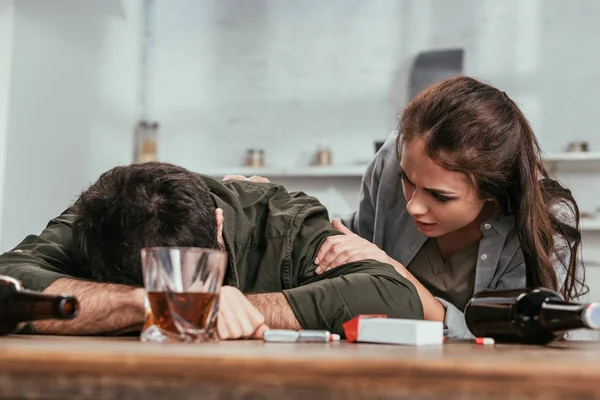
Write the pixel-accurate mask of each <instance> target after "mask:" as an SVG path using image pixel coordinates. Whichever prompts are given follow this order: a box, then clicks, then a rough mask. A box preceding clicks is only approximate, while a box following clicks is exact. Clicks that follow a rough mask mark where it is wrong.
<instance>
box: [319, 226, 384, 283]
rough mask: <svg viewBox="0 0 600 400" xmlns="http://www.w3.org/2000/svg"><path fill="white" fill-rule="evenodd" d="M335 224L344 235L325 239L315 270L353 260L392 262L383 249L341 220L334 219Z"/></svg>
mask: <svg viewBox="0 0 600 400" xmlns="http://www.w3.org/2000/svg"><path fill="white" fill-rule="evenodd" d="M333 226H334V228H335V229H337V230H338V231H340V232H342V233H343V235H337V236H329V237H328V238H327V239H325V242H323V244H322V245H321V248H319V251H318V252H317V257H316V259H315V260H314V263H315V264H316V265H318V267H317V269H316V270H315V272H316V273H317V274H322V273H323V272H325V271H328V270H330V269H331V268H335V267H338V266H340V265H342V264H347V263H349V262H353V261H361V260H375V261H379V262H383V263H388V264H389V263H390V258H389V257H388V255H387V254H386V253H385V252H384V251H383V250H381V249H380V248H379V247H377V245H375V244H373V243H371V242H369V241H368V240H366V239H363V238H362V237H360V236H358V235H356V234H355V233H353V232H352V231H351V230H350V229H348V228H346V227H345V226H344V224H342V222H341V221H340V220H338V219H334V220H333Z"/></svg>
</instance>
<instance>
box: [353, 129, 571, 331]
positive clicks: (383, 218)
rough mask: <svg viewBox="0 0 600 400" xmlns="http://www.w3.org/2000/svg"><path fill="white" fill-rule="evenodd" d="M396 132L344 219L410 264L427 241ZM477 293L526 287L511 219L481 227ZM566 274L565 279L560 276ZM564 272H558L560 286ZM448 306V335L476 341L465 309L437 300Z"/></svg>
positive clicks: (498, 218)
mask: <svg viewBox="0 0 600 400" xmlns="http://www.w3.org/2000/svg"><path fill="white" fill-rule="evenodd" d="M397 137H398V134H397V132H393V133H392V134H391V135H390V136H389V137H388V139H387V140H386V142H385V144H384V145H383V146H382V148H381V149H380V150H379V152H378V153H377V154H376V155H375V158H374V159H373V160H372V161H371V163H370V164H369V166H368V168H367V170H366V172H365V175H364V177H363V180H362V187H361V200H360V204H359V208H358V211H356V212H355V213H353V214H351V215H349V216H347V217H346V218H343V223H344V225H346V226H347V227H348V228H349V229H350V230H352V231H353V232H354V233H356V234H358V235H360V236H362V237H363V238H365V239H367V240H369V241H371V242H373V243H374V244H376V245H377V246H379V248H381V249H382V250H383V251H385V252H386V253H387V254H388V255H389V256H390V257H392V258H393V259H395V260H397V261H398V262H400V263H401V264H402V265H404V266H407V265H409V264H410V262H411V261H412V259H413V258H414V257H415V255H416V254H417V252H418V251H419V250H420V249H421V247H422V246H423V244H424V243H425V241H426V239H427V237H426V236H425V235H423V234H422V233H421V232H419V230H418V229H417V226H416V225H415V222H414V220H413V218H412V217H411V216H410V215H409V214H408V212H407V210H406V204H407V202H406V198H405V197H404V193H403V191H402V182H401V180H400V160H399V158H398V154H397V152H396V139H397ZM480 229H481V233H482V238H481V240H480V243H479V249H478V257H477V266H476V268H475V287H474V292H475V293H478V292H480V291H483V290H487V289H489V290H503V289H519V288H525V285H526V274H525V262H524V258H523V253H522V251H521V244H520V242H519V238H518V236H517V231H516V229H515V218H514V216H513V215H503V214H497V215H495V216H494V217H492V218H491V219H489V220H487V221H484V222H483V223H482V224H481V226H480ZM561 275H562V276H561ZM563 279H564V271H563V272H562V274H559V282H561V281H562V280H563ZM436 298H437V299H438V300H439V301H440V302H441V303H442V305H443V306H444V307H445V308H446V319H445V330H444V335H445V336H446V337H450V338H466V337H472V335H471V333H470V332H469V330H468V328H467V325H466V323H465V318H464V314H463V312H462V310H459V309H458V308H456V307H455V306H454V305H453V304H452V303H450V302H449V301H447V299H444V298H443V296H440V297H436Z"/></svg>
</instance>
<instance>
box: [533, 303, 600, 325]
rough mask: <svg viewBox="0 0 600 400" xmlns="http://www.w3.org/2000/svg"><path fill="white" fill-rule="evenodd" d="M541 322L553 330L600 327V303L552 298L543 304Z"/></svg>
mask: <svg viewBox="0 0 600 400" xmlns="http://www.w3.org/2000/svg"><path fill="white" fill-rule="evenodd" d="M539 322H540V324H541V325H542V326H543V327H544V328H546V329H548V330H551V331H555V332H556V331H567V330H571V329H578V328H589V329H600V304H597V303H591V304H578V303H567V302H561V301H556V300H550V301H547V302H545V303H543V304H542V308H541V311H540V316H539Z"/></svg>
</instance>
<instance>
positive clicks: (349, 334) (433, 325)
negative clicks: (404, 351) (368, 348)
mask: <svg viewBox="0 0 600 400" xmlns="http://www.w3.org/2000/svg"><path fill="white" fill-rule="evenodd" d="M343 327H344V333H345V334H346V340H347V341H348V342H369V343H385V344H401V345H408V346H423V345H431V344H442V343H443V340H444V324H443V323H442V322H439V321H421V320H415V319H399V318H387V317H386V316H385V315H359V316H358V317H356V318H353V319H351V320H350V321H348V322H345V323H344V324H343Z"/></svg>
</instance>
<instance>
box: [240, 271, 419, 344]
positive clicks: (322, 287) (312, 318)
mask: <svg viewBox="0 0 600 400" xmlns="http://www.w3.org/2000/svg"><path fill="white" fill-rule="evenodd" d="M247 297H248V300H250V302H251V303H252V304H253V305H254V306H255V307H256V308H257V309H258V310H259V311H260V312H261V313H262V314H263V315H264V316H265V324H266V325H268V326H269V327H270V328H280V329H323V330H328V331H330V332H333V333H337V334H340V335H342V336H343V335H344V332H343V327H342V324H343V323H344V322H346V321H348V320H350V319H352V318H354V317H356V316H358V315H360V314H385V315H387V316H388V317H390V318H409V319H423V307H422V305H421V301H420V300H419V295H418V293H417V290H416V289H415V287H414V286H413V285H412V284H411V283H410V281H409V280H407V279H406V278H404V277H402V276H401V275H400V274H399V273H398V272H397V271H396V270H395V269H394V268H393V267H392V266H391V265H389V264H383V263H378V262H374V261H360V262H355V263H349V264H346V265H344V266H342V267H340V268H334V269H332V270H331V271H329V272H326V273H325V274H323V275H321V276H315V278H314V279H313V280H312V281H309V282H307V283H306V284H305V285H303V286H300V287H297V288H293V289H287V290H284V291H283V293H266V294H254V295H248V296H247Z"/></svg>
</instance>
